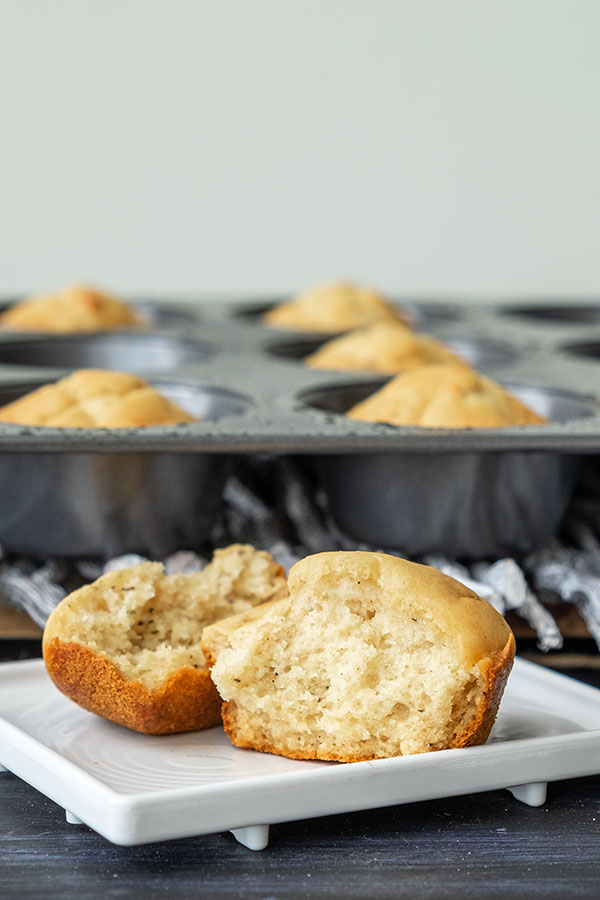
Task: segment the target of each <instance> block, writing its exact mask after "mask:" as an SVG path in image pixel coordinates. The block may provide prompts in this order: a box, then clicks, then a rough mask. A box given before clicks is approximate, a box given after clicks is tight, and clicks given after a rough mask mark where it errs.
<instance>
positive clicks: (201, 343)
mask: <svg viewBox="0 0 600 900" xmlns="http://www.w3.org/2000/svg"><path fill="white" fill-rule="evenodd" d="M433 305H434V304H429V303H428V304H427V306H428V307H431V306H433ZM265 306H267V303H266V301H265V303H263V308H264V307H265ZM174 309H176V308H175V307H174ZM244 309H247V310H248V314H246V315H245V314H242V312H241V310H242V304H241V303H240V302H239V301H230V302H225V301H222V302H209V301H206V302H201V303H200V302H199V303H198V304H196V305H194V306H190V307H187V306H186V316H185V317H184V318H182V319H181V320H180V321H179V324H177V316H176V315H175V319H174V320H173V321H171V322H167V319H164V320H163V322H161V321H160V319H159V318H157V317H155V319H154V323H153V326H150V327H147V328H145V329H143V330H142V331H138V332H135V333H134V332H132V331H127V332H125V331H122V332H118V333H117V332H109V333H102V334H94V335H89V334H88V335H76V336H68V337H66V338H64V337H58V338H57V337H56V336H45V337H43V338H42V337H41V336H39V335H38V336H31V335H28V336H27V337H25V336H21V337H19V338H16V337H15V335H14V334H12V335H11V334H10V333H1V332H0V403H7V402H10V401H11V400H13V399H15V398H16V397H17V396H19V395H20V394H23V393H25V392H26V391H29V390H32V389H34V388H35V387H37V386H38V385H39V384H40V382H41V381H46V382H47V381H53V380H55V379H56V378H57V377H59V375H63V374H67V373H68V371H69V370H70V369H72V368H75V367H77V368H79V367H84V366H85V367H89V366H94V367H99V368H102V367H107V368H116V369H121V370H123V369H129V370H130V371H136V372H137V373H139V374H140V375H145V376H146V377H148V379H149V380H150V381H151V382H152V383H153V384H154V385H155V386H156V387H157V388H158V389H159V390H163V391H164V392H165V393H167V394H168V395H169V396H170V397H171V399H173V400H174V401H175V402H178V403H180V404H181V405H182V406H184V407H185V408H186V409H188V411H190V412H191V413H192V414H194V415H196V416H199V417H200V418H201V419H202V421H198V422H196V423H192V424H190V425H187V424H186V425H175V426H164V427H151V428H137V429H133V428H132V429H114V430H109V429H54V428H40V427H29V426H17V425H8V424H6V425H3V424H0V544H3V545H5V546H6V547H8V548H10V549H11V550H14V551H16V552H23V553H28V554H31V555H35V556H42V557H43V556H48V555H54V554H55V553H60V554H64V555H70V556H81V555H84V556H87V555H97V556H106V555H108V554H112V553H120V552H125V551H128V550H138V551H141V552H145V553H150V554H151V555H160V554H161V553H163V552H168V550H170V549H175V548H176V547H183V546H185V545H187V546H191V545H192V544H193V545H196V544H197V543H198V542H201V541H202V540H203V539H204V538H205V537H206V536H207V534H208V531H209V528H210V525H211V523H212V522H213V521H214V519H215V517H216V516H218V514H219V509H220V503H221V499H220V498H221V489H222V485H223V480H224V478H226V477H227V472H228V466H229V464H230V461H231V459H232V457H234V456H235V455H238V454H246V453H256V454H286V455H290V456H298V455H299V454H302V455H303V457H304V458H305V462H306V461H308V463H309V464H310V465H316V466H317V468H318V470H319V471H320V473H321V478H322V485H323V488H324V490H325V491H326V494H327V496H328V497H329V502H330V505H331V509H332V514H333V516H334V518H335V521H336V522H337V523H338V525H339V527H340V528H341V529H342V530H343V531H346V532H348V534H349V535H353V536H355V537H356V539H357V540H360V541H362V542H364V543H366V544H368V545H370V546H381V547H382V548H389V549H394V550H397V551H399V552H404V553H407V554H410V555H418V554H420V553H428V552H432V553H435V552H444V553H448V554H451V555H456V556H462V557H465V558H478V557H491V556H498V555H503V554H505V553H509V552H511V553H513V552H514V553H521V552H527V551H528V550H530V549H532V548H534V547H536V546H540V545H541V544H542V543H543V542H544V541H545V540H546V539H547V537H548V536H550V535H551V534H553V533H554V532H555V530H556V527H557V524H558V522H559V521H560V517H561V514H562V511H563V509H564V508H565V505H566V502H567V501H568V499H569V496H570V492H571V490H572V485H573V479H574V478H575V477H576V471H577V467H578V465H579V463H580V461H581V460H582V459H585V456H586V455H587V454H593V453H595V454H598V453H600V403H599V401H598V395H599V394H600V359H597V358H596V356H595V350H594V347H595V346H597V345H599V344H600V315H598V312H599V310H600V307H598V306H590V307H589V310H588V309H587V307H586V311H585V312H584V313H582V312H580V311H576V315H575V316H574V317H573V316H571V317H569V309H568V308H567V307H566V306H565V307H564V308H562V307H561V309H562V312H561V313H560V314H559V313H556V312H552V316H553V318H551V319H550V320H549V322H548V324H547V326H546V327H543V328H542V327H540V321H541V320H540V319H539V318H535V317H534V318H528V317H526V316H523V315H521V314H519V313H518V312H515V308H514V305H512V306H508V305H495V306H493V307H492V306H487V307H486V306H479V307H478V306H474V305H464V306H463V305H460V306H457V307H453V306H450V305H449V304H447V303H446V304H442V305H441V306H440V309H439V313H440V314H439V315H438V316H437V317H436V315H435V314H432V315H431V319H430V321H431V322H437V325H436V328H435V329H431V330H433V331H434V332H435V333H436V334H438V336H439V337H440V338H441V339H442V340H445V341H448V343H450V344H454V346H455V347H456V348H457V349H458V348H459V345H460V344H461V343H462V346H463V349H464V348H467V350H469V351H470V352H471V354H475V355H472V356H471V357H470V358H471V360H472V361H473V362H474V364H475V365H476V366H477V367H480V368H482V369H484V370H486V372H487V374H489V375H490V376H491V377H493V378H495V379H496V380H498V381H500V382H501V383H504V384H505V385H506V386H507V387H509V388H510V389H514V390H515V392H516V393H518V394H519V396H520V397H521V399H522V400H523V401H524V402H525V403H528V404H529V405H531V406H533V407H534V408H536V409H537V410H538V411H539V412H541V413H542V414H544V415H547V416H548V417H549V418H550V420H551V421H550V422H549V423H548V424H546V425H536V426H531V427H513V426H509V427H506V428H494V429H447V430H444V429H427V428H418V427H400V428H397V427H394V426H391V425H385V424H381V423H365V422H358V421H353V420H350V419H348V418H347V417H346V416H345V415H344V413H345V411H346V410H347V409H348V408H349V406H350V405H352V404H353V403H356V402H358V401H359V400H361V399H363V398H364V397H365V396H366V395H367V394H368V393H370V392H372V391H374V390H376V389H377V388H378V387H379V386H380V384H381V383H383V381H385V380H387V378H385V379H381V378H378V377H377V376H374V375H373V376H365V375H364V374H363V375H361V374H360V373H355V372H336V373H332V372H325V371H319V370H314V369H310V368H308V367H307V366H305V365H303V364H302V359H301V357H302V354H301V353H297V354H296V356H295V357H294V354H293V353H292V354H291V355H290V354H288V355H286V354H282V353H279V354H278V353H277V352H273V347H274V345H276V344H278V345H282V344H286V345H289V346H292V345H293V344H294V343H295V344H296V345H298V344H300V343H302V342H303V341H310V340H315V339H316V340H317V341H318V342H322V341H323V340H325V339H327V338H329V337H330V336H329V335H326V336H324V335H320V336H318V338H315V335H312V336H311V335H306V334H305V335H302V334H298V333H294V334H292V333H289V332H287V333H284V332H281V331H279V330H275V329H270V328H267V327H266V326H265V325H264V323H262V322H261V320H260V316H259V315H257V312H256V309H254V311H252V310H249V309H248V307H246V306H244ZM449 309H450V310H451V311H452V315H448V310H449ZM434 312H435V311H434ZM561 316H562V318H561ZM596 317H597V321H598V325H595V324H594V323H595V322H596ZM557 324H558V326H559V327H557ZM427 327H428V328H429V325H428V326H427ZM115 341H116V342H117V343H115ZM153 341H158V344H156V343H154V344H153V343H152V342H153ZM577 344H579V345H581V344H586V345H587V349H586V351H585V353H582V352H577V350H575V351H574V352H570V348H571V347H573V346H575V345H577ZM141 346H144V347H145V348H146V350H144V351H142V352H143V353H147V355H146V356H140V355H139V353H138V351H136V350H135V349H134V348H136V347H137V348H138V349H139V347H141ZM157 346H158V347H159V348H162V350H159V351H157V350H156V347H157ZM60 348H62V350H64V352H62V350H60ZM101 348H103V349H102V350H101ZM107 348H112V349H109V350H107ZM151 348H154V349H151ZM165 348H166V349H165ZM590 348H592V351H593V352H591V351H590ZM163 350H164V353H163ZM57 351H58V352H57ZM204 351H205V352H204ZM497 351H500V352H497ZM75 352H77V354H79V355H73V354H75ZM3 354H4V355H3ZM68 354H71V355H68ZM102 354H104V355H102ZM17 366H18V370H17ZM17 371H18V375H19V381H18V382H17V381H16V380H15V379H16V375H17ZM83 498H85V499H83ZM123 498H127V503H126V504H123Z"/></svg>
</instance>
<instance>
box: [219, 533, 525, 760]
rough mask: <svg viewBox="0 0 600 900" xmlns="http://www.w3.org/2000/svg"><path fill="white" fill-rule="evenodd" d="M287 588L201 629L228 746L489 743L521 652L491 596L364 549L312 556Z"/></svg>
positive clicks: (315, 751)
mask: <svg viewBox="0 0 600 900" xmlns="http://www.w3.org/2000/svg"><path fill="white" fill-rule="evenodd" d="M288 586H289V590H290V596H289V598H286V599H282V600H280V601H278V602H275V603H271V604H269V605H268V606H266V607H264V609H261V607H256V608H255V609H254V610H252V612H251V613H250V614H245V615H243V616H239V617H236V619H237V622H236V619H230V620H229V621H228V622H227V623H223V624H224V625H225V626H226V627H225V628H219V625H216V626H210V627H208V628H207V629H206V630H205V632H204V637H203V648H204V651H205V654H206V656H207V659H209V660H210V661H211V662H212V661H214V665H213V668H212V672H211V674H212V678H213V680H214V682H215V684H216V686H217V688H218V691H219V693H220V695H221V697H222V698H223V700H224V701H225V702H224V705H223V723H224V726H225V730H226V732H227V734H228V736H229V737H230V739H231V740H232V742H233V743H234V744H237V745H238V746H242V747H251V748H254V749H256V750H262V751H266V752H271V753H278V754H282V755H284V756H290V757H293V758H298V759H325V760H338V761H341V762H351V761H357V760H365V759H376V758H381V757H389V756H398V755H409V754H414V753H423V752H427V751H431V750H440V749H445V748H450V747H464V746H468V745H471V744H477V743H483V742H485V740H486V739H487V737H488V734H489V731H490V729H491V727H492V725H493V722H494V719H495V717H496V713H497V710H498V706H499V703H500V698H501V696H502V692H503V690H504V686H505V683H506V680H507V678H508V675H509V672H510V669H511V667H512V662H513V657H514V638H513V635H512V632H511V630H510V628H509V627H508V625H507V623H506V622H505V620H504V619H503V618H502V616H500V615H499V614H498V613H497V612H496V611H495V610H494V609H493V607H492V606H490V604H488V603H487V602H486V601H485V600H482V599H481V598H480V597H478V596H477V595H476V594H474V593H473V592H472V591H470V590H468V589H467V588H466V587H465V586H464V585H462V584H460V583H459V582H457V581H455V580H454V579H452V578H449V577H448V576H446V575H443V574H442V573H441V572H439V571H437V570H436V569H433V568H431V567H427V566H421V565H417V564H416V563H410V562H407V561H406V560H403V559H399V558H397V557H392V556H388V555H387V554H381V553H367V552H362V551H337V552H331V553H320V554H316V555H314V556H310V557H306V558H305V559H303V560H301V561H300V562H298V563H296V565H295V566H293V567H292V569H291V571H290V575H289V578H288Z"/></svg>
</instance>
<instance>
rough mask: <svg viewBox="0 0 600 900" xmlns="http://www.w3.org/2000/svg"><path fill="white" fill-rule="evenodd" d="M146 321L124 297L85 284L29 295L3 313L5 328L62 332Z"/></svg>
mask: <svg viewBox="0 0 600 900" xmlns="http://www.w3.org/2000/svg"><path fill="white" fill-rule="evenodd" d="M144 322H145V320H144V318H143V317H142V316H141V315H139V314H138V313H137V312H136V311H135V310H133V309H131V308H130V307H129V306H128V305H127V304H126V303H125V302H124V301H123V300H119V299H118V298H117V297H113V296H111V295H110V294H105V293H103V292H102V291H99V290H96V289H95V288H91V287H86V286H85V285H72V286H69V287H66V288H63V289H62V290H59V291H56V292H54V293H50V294H38V295H35V296H33V297H29V298H27V299H25V300H22V301H20V302H19V303H16V304H15V305H14V306H12V307H11V308H10V309H8V310H6V312H4V313H2V314H1V315H0V327H2V328H12V329H17V330H21V331H42V332H49V333H50V332H54V333H60V334H66V333H69V332H77V331H103V330H108V329H113V328H132V327H133V328H135V327H139V326H141V325H143V324H144Z"/></svg>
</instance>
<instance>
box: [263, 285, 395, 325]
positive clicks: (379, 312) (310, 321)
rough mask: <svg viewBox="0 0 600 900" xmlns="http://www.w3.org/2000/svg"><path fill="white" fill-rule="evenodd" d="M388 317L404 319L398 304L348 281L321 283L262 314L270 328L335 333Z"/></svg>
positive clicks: (390, 318) (391, 319)
mask: <svg viewBox="0 0 600 900" xmlns="http://www.w3.org/2000/svg"><path fill="white" fill-rule="evenodd" d="M381 319H386V320H388V321H394V320H401V319H403V315H402V312H401V310H399V309H398V307H396V306H394V305H393V304H392V303H390V301H388V300H386V299H385V297H383V296H382V295H381V294H379V293H377V291H374V290H372V289H370V288H366V287H361V286H360V285H356V284H349V283H345V282H327V283H324V284H318V285H316V286H315V287H313V288H311V289H310V290H308V291H305V292H303V293H301V294H298V295H297V296H295V297H293V298H292V299H291V300H288V301H285V302H284V303H280V304H279V305H278V306H276V307H274V308H273V309H271V310H269V311H268V312H267V313H265V315H264V316H263V321H264V322H265V324H266V325H269V326H270V327H271V328H283V329H288V330H290V331H308V332H315V333H324V334H333V333H335V332H339V331H349V330H350V329H352V328H360V327H361V326H363V325H369V324H371V323H372V322H376V321H379V320H381Z"/></svg>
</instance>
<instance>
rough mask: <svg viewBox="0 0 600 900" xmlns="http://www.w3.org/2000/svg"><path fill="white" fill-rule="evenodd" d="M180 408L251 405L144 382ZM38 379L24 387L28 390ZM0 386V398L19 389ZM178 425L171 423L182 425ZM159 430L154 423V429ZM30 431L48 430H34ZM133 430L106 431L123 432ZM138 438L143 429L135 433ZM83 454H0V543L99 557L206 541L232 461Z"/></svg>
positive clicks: (238, 409)
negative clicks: (151, 385) (137, 434)
mask: <svg viewBox="0 0 600 900" xmlns="http://www.w3.org/2000/svg"><path fill="white" fill-rule="evenodd" d="M152 383H153V385H154V386H155V387H156V388H157V389H158V390H160V391H161V392H162V393H163V394H164V395H166V396H168V397H169V399H170V400H172V401H173V402H175V403H178V404H179V405H180V406H181V407H183V408H184V409H186V411H187V412H189V413H191V414H192V415H194V416H197V417H198V418H200V419H202V420H203V421H205V422H206V421H210V422H212V423H215V422H216V421H217V420H219V419H220V418H224V417H235V416H236V415H240V414H243V412H245V410H246V408H247V406H248V404H249V402H250V401H249V400H248V399H247V398H246V397H244V396H243V395H241V394H235V393H233V392H231V391H227V390H223V389H218V388H213V387H206V386H201V385H198V384H194V383H186V382H181V383H172V382H156V381H154V382H152ZM37 386H39V383H38V384H37V385H36V384H32V385H28V388H29V389H31V388H35V387H37ZM24 388H25V386H24V385H23V384H18V385H12V386H10V387H9V386H4V388H2V387H0V401H2V402H7V399H13V398H15V397H17V396H19V395H21V394H23V393H24V392H25V389H24ZM7 395H8V396H7ZM185 427H186V426H185V425H180V426H169V429H168V430H169V431H170V432H171V433H172V432H173V430H174V429H176V428H180V429H185ZM157 429H158V430H159V431H160V430H161V428H160V426H155V428H154V429H153V430H157ZM35 430H36V431H37V432H41V433H42V434H43V432H44V431H45V430H47V429H44V428H37V429H35ZM131 430H132V429H125V430H123V429H114V430H113V433H121V438H120V440H121V443H122V445H123V446H125V445H126V444H127V438H126V436H125V434H126V433H127V432H129V431H131ZM133 430H134V431H135V432H136V433H138V432H140V431H142V432H143V431H145V430H146V429H133ZM81 431H83V432H85V433H87V434H88V435H90V436H91V439H92V446H91V447H90V449H89V451H88V452H79V453H78V452H69V450H68V449H64V450H63V452H49V453H48V452H46V453H45V452H29V453H28V452H25V453H10V452H6V453H1V454H0V498H1V499H0V545H2V547H3V548H5V549H7V550H9V551H13V552H17V553H21V554H25V555H31V556H43V557H46V556H64V557H100V558H105V559H106V558H108V557H110V556H114V555H116V554H120V553H126V552H137V553H144V554H146V555H149V556H150V557H162V556H164V555H166V554H168V553H170V552H172V551H174V550H177V549H181V548H187V547H194V546H197V545H198V544H200V543H202V542H203V541H205V540H206V539H207V536H208V534H209V532H210V531H211V529H212V527H213V525H214V521H215V518H217V517H218V515H219V511H220V509H221V504H222V489H223V485H224V483H225V480H226V478H227V474H228V472H229V470H230V465H231V457H230V456H228V455H226V454H222V453H214V454H211V453H185V452H172V451H167V452H153V451H151V450H149V451H147V452H119V451H117V450H110V451H107V452H98V447H97V446H94V442H93V438H94V436H95V435H100V434H103V433H104V434H105V433H106V431H107V429H64V430H63V432H64V434H65V435H66V436H68V435H69V434H72V433H74V432H81Z"/></svg>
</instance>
